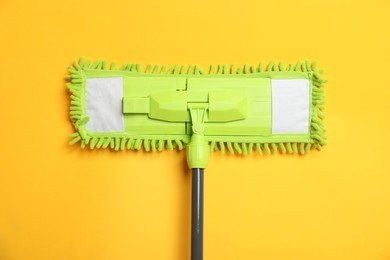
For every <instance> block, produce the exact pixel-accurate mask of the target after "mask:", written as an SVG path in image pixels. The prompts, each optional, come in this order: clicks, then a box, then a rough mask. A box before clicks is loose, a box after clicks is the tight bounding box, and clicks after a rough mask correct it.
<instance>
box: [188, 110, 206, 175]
mask: <svg viewBox="0 0 390 260" xmlns="http://www.w3.org/2000/svg"><path fill="white" fill-rule="evenodd" d="M208 108H209V106H208V104H207V103H189V104H188V109H189V110H190V114H191V119H192V136H191V141H190V143H189V144H188V145H187V148H186V149H187V150H186V151H187V153H186V155H187V163H188V166H189V167H190V168H203V169H204V168H206V166H207V164H208V162H209V159H210V146H209V145H208V144H207V142H206V140H205V138H204V122H205V118H206V113H207V109H208Z"/></svg>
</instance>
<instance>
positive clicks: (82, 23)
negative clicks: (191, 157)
mask: <svg viewBox="0 0 390 260" xmlns="http://www.w3.org/2000/svg"><path fill="white" fill-rule="evenodd" d="M389 25H390V2H389V1H388V0H382V1H381V0H371V1H356V0H355V1H352V0H351V1H340V0H328V1H325V0H324V1H303V0H299V1H298V0H295V1H271V0H270V1H254V0H252V1H247V0H241V1H226V0H225V1H223V0H219V1H161V2H158V1H125V0H123V1H115V0H113V1H100V2H99V1H80V0H68V1H49V0H47V1H45V0H39V1H21V0H19V1H11V0H2V1H0V26H1V27H0V46H1V48H0V88H1V92H0V97H1V99H0V111H1V112H0V113H1V117H0V120H1V127H0V134H1V141H0V160H1V163H0V259H2V260H34V259H39V260H46V259H48V260H57V259H72V260H73V259H74V260H78V259H80V260H81V259H82V260H89V259H91V260H92V259H93V260H100V259H118V260H120V259H137V260H151V259H156V260H157V259H159V260H185V259H189V253H190V250H189V248H190V233H189V231H190V174H189V173H188V170H187V168H186V164H185V153H184V152H177V151H166V152H163V153H144V152H133V151H127V152H110V151H106V150H94V151H89V150H88V149H86V150H82V149H80V147H79V146H72V147H71V146H68V144H67V143H68V141H69V139H68V136H67V135H68V134H69V133H70V132H72V131H73V128H72V126H71V124H70V121H69V117H68V112H69V108H68V107H69V93H68V91H67V90H66V88H65V81H64V77H65V75H66V70H67V67H68V66H69V65H70V63H71V62H72V61H73V59H75V58H78V57H80V56H82V55H83V56H85V57H88V58H92V59H106V60H108V61H112V60H115V61H117V63H118V64H120V63H124V62H140V63H142V64H144V65H145V64H147V63H159V64H164V63H166V64H168V65H173V64H175V63H185V64H190V63H199V64H200V65H202V66H203V67H204V68H207V66H208V65H209V64H212V63H229V64H230V63H236V64H244V63H250V64H258V62H259V61H266V62H268V61H271V60H275V61H279V60H285V61H286V62H296V61H298V60H302V59H309V60H318V61H319V67H321V68H324V69H325V71H326V72H325V74H324V77H325V78H327V79H328V80H329V82H328V84H327V86H326V102H327V103H326V107H327V108H326V110H325V114H326V117H327V118H326V120H325V124H326V127H327V130H328V132H327V136H328V142H329V144H328V145H327V146H326V147H325V148H324V149H323V151H321V152H317V151H313V152H312V153H311V154H310V155H308V156H295V155H272V156H262V157H261V156H258V155H252V156H248V157H245V158H244V157H240V156H231V155H221V154H219V153H214V154H212V156H211V161H210V164H209V167H208V169H207V173H206V175H205V238H204V243H205V244H204V247H205V248H204V256H205V257H204V258H205V260H215V259H224V260H233V259H245V260H250V259H252V260H255V259H256V260H257V259H267V260H268V259H269V260H272V259H283V260H284V259H299V260H306V259H307V260H312V259H332V260H333V259H340V260H341V259H342V260H349V259H351V260H352V259H353V260H357V259H365V260H366V259H368V260H371V259H375V260H386V259H387V260H388V259H390V166H389V163H390V158H389V155H390V154H389V145H390V142H389V129H390V128H389V127H390V123H389V120H390V116H389V112H390V109H389V100H390V95H389V94H390V85H389V71H390V67H389V60H390V48H389V46H390V36H389V33H390V30H389Z"/></svg>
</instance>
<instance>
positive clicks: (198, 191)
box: [191, 168, 204, 260]
mask: <svg viewBox="0 0 390 260" xmlns="http://www.w3.org/2000/svg"><path fill="white" fill-rule="evenodd" d="M203 172H204V169H201V168H193V169H192V219H191V260H203Z"/></svg>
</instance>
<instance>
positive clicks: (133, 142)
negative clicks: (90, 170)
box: [66, 58, 327, 155]
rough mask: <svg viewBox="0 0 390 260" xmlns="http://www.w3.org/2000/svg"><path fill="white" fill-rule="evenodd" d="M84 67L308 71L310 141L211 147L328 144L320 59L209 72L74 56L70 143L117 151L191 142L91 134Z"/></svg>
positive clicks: (298, 148)
mask: <svg viewBox="0 0 390 260" xmlns="http://www.w3.org/2000/svg"><path fill="white" fill-rule="evenodd" d="M85 69H93V70H112V71H127V72H134V73H147V74H164V75H170V74H171V75H207V74H208V75H214V74H217V75H218V74H219V75H222V74H223V75H226V74H251V73H264V72H283V71H295V72H305V73H308V75H309V78H310V80H311V83H312V100H311V102H312V107H311V124H310V142H308V143H294V142H292V143H290V142H286V143H239V142H215V141H211V142H210V149H211V151H217V150H219V151H220V152H221V153H225V152H226V150H227V151H229V152H230V153H231V154H234V153H235V152H236V153H238V154H242V155H248V154H252V152H253V151H254V150H255V151H257V153H258V154H260V155H262V154H263V153H266V154H271V149H272V150H273V151H274V152H281V153H283V154H285V153H289V154H305V153H309V152H310V149H311V147H314V148H316V149H318V150H321V148H322V146H324V145H326V142H325V140H326V137H325V134H324V133H325V127H324V124H323V122H322V120H323V119H324V115H323V113H322V112H321V111H322V110H323V109H324V103H325V102H324V91H323V89H322V88H323V87H324V85H325V83H326V82H327V80H324V79H322V78H321V76H320V75H321V74H322V73H323V71H322V70H318V69H317V62H313V63H310V62H309V61H300V62H297V63H296V64H295V65H294V64H289V65H285V63H284V62H280V63H279V64H277V63H275V62H274V61H271V62H270V63H269V64H268V65H264V64H263V63H260V64H259V65H258V66H254V65H249V64H245V65H244V66H241V67H237V66H236V65H235V64H232V65H224V64H218V65H216V64H213V65H211V66H210V69H209V71H208V72H207V73H206V72H205V71H204V70H203V69H202V68H201V67H200V66H199V65H196V64H192V65H189V66H188V67H187V66H186V65H179V64H176V65H174V66H172V67H170V68H169V69H168V68H167V66H166V65H162V66H160V65H159V64H148V65H147V66H146V68H145V70H144V71H142V70H141V65H140V64H134V63H129V64H123V65H122V66H121V67H119V68H117V67H116V63H115V62H113V63H111V65H110V66H107V62H106V61H104V60H97V61H95V62H93V63H92V62H91V60H86V61H85V60H84V58H81V59H80V60H79V61H77V60H75V61H74V62H73V65H72V66H70V67H69V69H68V72H69V75H67V76H66V79H68V80H69V82H68V83H67V87H68V89H69V91H70V92H71V96H70V98H71V105H70V119H71V121H72V123H73V124H74V126H75V129H76V131H77V132H75V133H72V134H71V135H70V137H71V138H72V140H71V141H70V142H69V143H70V144H75V143H77V142H79V141H80V142H81V147H82V148H84V147H86V146H87V145H89V147H90V149H95V148H103V149H105V148H108V147H109V148H110V149H113V150H115V151H118V150H126V149H128V150H141V149H142V148H143V149H144V150H145V151H162V150H164V149H169V150H173V149H179V150H182V149H183V148H184V147H185V145H186V144H187V143H188V139H187V138H177V139H168V138H158V139H151V138H142V137H139V138H129V137H90V136H88V133H87V131H86V130H85V124H86V122H87V121H88V119H89V118H88V117H86V116H84V115H85V113H84V111H85V108H84V103H83V102H82V100H84V93H82V91H81V90H82V89H83V87H84V85H83V84H85V78H84V76H83V73H82V71H83V70H85Z"/></svg>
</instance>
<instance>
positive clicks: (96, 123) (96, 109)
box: [85, 77, 125, 132]
mask: <svg viewBox="0 0 390 260" xmlns="http://www.w3.org/2000/svg"><path fill="white" fill-rule="evenodd" d="M122 89H123V80H122V78H121V77H118V78H89V79H87V80H86V96H85V103H86V107H85V114H86V115H87V116H89V117H90V119H89V121H88V122H87V124H86V128H87V131H90V132H123V131H124V130H125V126H124V120H123V112H122V98H123V90H122Z"/></svg>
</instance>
